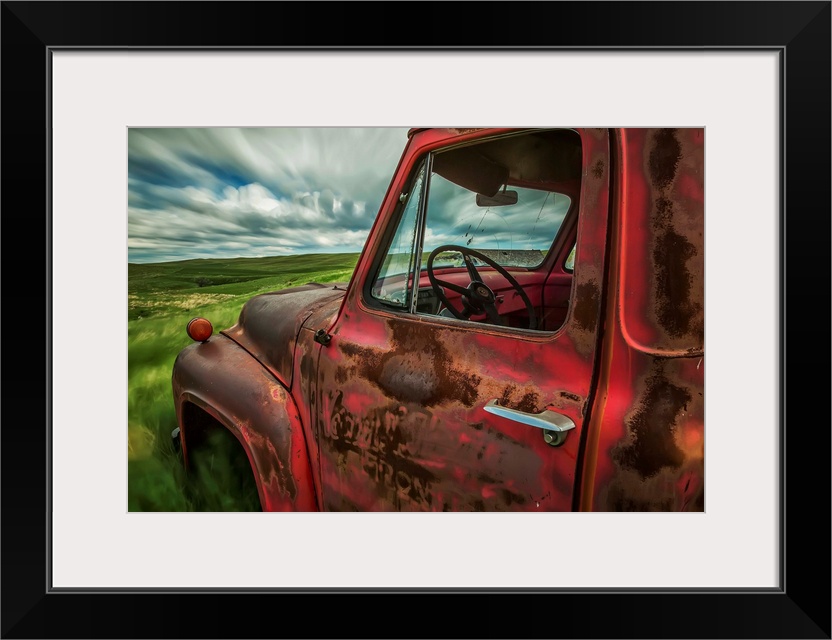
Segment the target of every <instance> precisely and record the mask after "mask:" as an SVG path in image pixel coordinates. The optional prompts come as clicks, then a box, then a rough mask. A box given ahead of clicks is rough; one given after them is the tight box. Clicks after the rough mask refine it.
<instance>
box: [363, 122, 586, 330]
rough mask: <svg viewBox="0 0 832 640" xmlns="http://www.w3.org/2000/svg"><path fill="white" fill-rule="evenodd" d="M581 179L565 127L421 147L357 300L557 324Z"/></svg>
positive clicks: (573, 140)
mask: <svg viewBox="0 0 832 640" xmlns="http://www.w3.org/2000/svg"><path fill="white" fill-rule="evenodd" d="M581 175H582V154H581V138H580V136H579V134H578V133H577V132H575V131H573V130H569V129H547V130H532V131H525V132H518V133H510V134H505V135H501V136H499V137H496V138H490V139H488V140H485V141H475V142H473V143H467V144H462V145H460V146H458V147H455V148H452V149H450V150H443V151H441V152H437V153H432V154H428V155H427V156H426V157H424V158H422V159H421V161H420V162H419V163H417V166H416V169H415V171H414V172H413V174H412V176H411V179H410V182H409V184H408V188H407V189H406V190H405V191H404V192H403V193H401V194H400V197H399V204H398V206H397V208H396V211H395V214H394V216H393V224H390V225H389V227H388V229H387V233H386V236H385V244H384V247H385V249H384V250H382V251H380V252H379V254H378V255H377V256H376V258H375V262H374V265H373V269H372V274H373V275H372V276H371V278H370V280H369V282H368V285H367V287H366V289H365V296H364V297H365V300H366V301H367V302H368V303H370V304H371V305H373V306H376V307H378V308H384V309H389V310H395V311H399V312H402V313H413V314H426V315H434V316H440V317H445V318H450V319H453V321H455V322H476V323H485V324H489V325H495V326H499V327H505V328H507V329H511V330H528V331H546V332H552V331H557V330H558V329H559V328H560V327H561V326H562V325H563V323H564V321H565V319H566V315H567V311H568V305H569V300H570V294H571V289H572V275H573V270H574V262H575V255H574V254H575V244H576V234H577V215H578V210H579V208H580V196H581ZM414 283H415V286H414Z"/></svg>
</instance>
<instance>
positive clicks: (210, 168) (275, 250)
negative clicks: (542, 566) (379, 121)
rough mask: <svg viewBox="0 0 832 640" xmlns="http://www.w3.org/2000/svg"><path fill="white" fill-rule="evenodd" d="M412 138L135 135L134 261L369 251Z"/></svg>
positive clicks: (280, 133) (374, 132)
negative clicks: (376, 220)
mask: <svg viewBox="0 0 832 640" xmlns="http://www.w3.org/2000/svg"><path fill="white" fill-rule="evenodd" d="M406 133H407V129H403V128H396V129H393V128H375V129H371V128H354V129H337V128H316V129H300V128H298V129H284V128H199V129H184V128H183V129H179V128H158V129H130V130H129V133H128V154H129V157H128V249H129V254H128V255H129V257H128V259H129V261H130V262H161V261H170V260H185V259H191V258H216V257H219V258H223V257H256V256H267V255H285V254H293V253H294V254H303V253H312V252H334V251H338V252H346V251H360V250H361V248H362V247H363V244H364V241H365V240H366V237H367V233H368V232H369V230H370V227H371V226H372V223H373V220H374V218H375V216H376V213H377V212H378V208H379V206H380V204H381V199H382V197H383V196H384V192H385V190H386V188H387V186H388V185H389V182H390V179H391V177H392V174H393V171H394V170H395V168H396V164H397V162H398V158H399V156H400V154H401V151H402V149H403V148H404V144H405V142H406V139H407V138H406Z"/></svg>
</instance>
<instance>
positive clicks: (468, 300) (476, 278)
mask: <svg viewBox="0 0 832 640" xmlns="http://www.w3.org/2000/svg"><path fill="white" fill-rule="evenodd" d="M443 251H456V252H457V253H461V254H462V259H463V260H464V261H465V267H466V268H467V269H468V277H469V278H470V279H471V282H470V283H469V284H468V286H467V287H461V286H459V285H458V284H454V283H453V282H448V281H447V280H440V279H439V278H437V277H436V275H435V274H434V273H433V261H434V259H435V258H436V256H438V255H439V254H440V253H442V252H443ZM471 258H476V259H477V260H482V261H483V262H484V263H485V264H487V265H488V266H489V267H492V268H494V270H495V271H497V272H498V273H499V274H500V275H501V276H503V277H504V278H505V279H506V280H507V281H508V283H509V284H510V285H511V286H512V287H513V288H514V290H515V291H516V292H517V293H518V294H519V295H520V297H521V298H522V299H523V302H524V303H525V304H526V309H527V310H528V312H529V329H536V328H537V315H536V314H535V312H534V307H533V306H532V301H531V300H529V296H528V295H526V292H525V291H524V290H523V287H521V286H520V283H519V282H517V280H515V279H514V276H512V275H511V274H510V273H509V272H508V271H506V270H505V269H504V268H503V267H501V266H500V265H499V264H497V263H496V262H495V261H494V260H492V259H491V258H489V257H488V256H485V255H483V254H482V253H480V252H479V251H474V250H473V249H469V248H468V247H461V246H458V245H455V244H443V245H442V246H440V247H436V249H434V250H433V251H431V252H430V255H429V256H428V262H427V267H426V270H427V272H428V279H429V280H430V284H431V286H432V287H433V290H434V291H435V292H436V296H437V297H438V298H439V300H440V301H441V302H442V304H444V305H445V308H446V309H448V311H450V312H451V313H452V314H453V315H454V317H456V318H459V319H460V320H468V319H469V318H470V317H471V316H472V315H473V314H475V313H483V312H484V313H485V315H486V316H487V317H488V319H489V320H490V321H491V323H492V324H497V325H501V326H507V322H506V319H505V318H504V317H503V316H501V315H500V314H499V313H497V307H496V306H495V303H496V302H497V297H496V296H495V295H494V292H493V291H492V290H491V289H490V287H489V286H488V285H487V284H485V283H484V282H483V280H482V278H481V277H480V274H479V273H478V272H477V268H476V267H475V266H474V261H473V260H472V259H471ZM442 287H444V288H445V289H450V290H451V291H455V292H456V293H458V294H460V295H461V296H462V305H463V310H462V311H457V310H456V309H455V308H454V306H453V305H452V304H451V303H450V302H449V301H448V298H447V297H446V296H445V291H444V290H443V288H442Z"/></svg>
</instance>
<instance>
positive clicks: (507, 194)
mask: <svg viewBox="0 0 832 640" xmlns="http://www.w3.org/2000/svg"><path fill="white" fill-rule="evenodd" d="M510 204H517V192H516V191H498V192H497V193H496V194H495V195H494V196H492V197H488V196H484V195H482V194H481V193H478V194H477V206H478V207H505V206H507V205H510Z"/></svg>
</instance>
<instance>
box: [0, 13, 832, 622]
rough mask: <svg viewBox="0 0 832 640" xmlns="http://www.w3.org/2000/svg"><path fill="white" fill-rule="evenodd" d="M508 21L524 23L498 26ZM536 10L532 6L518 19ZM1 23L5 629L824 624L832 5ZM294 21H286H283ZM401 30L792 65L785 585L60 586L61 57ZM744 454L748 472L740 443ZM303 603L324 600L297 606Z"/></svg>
mask: <svg viewBox="0 0 832 640" xmlns="http://www.w3.org/2000/svg"><path fill="white" fill-rule="evenodd" d="M405 5H407V6H405ZM370 11H385V12H387V13H390V12H393V11H395V12H399V11H404V13H402V14H401V15H402V17H401V18H397V19H396V23H397V25H398V26H397V28H396V31H395V34H391V33H390V32H378V31H377V30H376V25H377V24H378V23H377V22H375V21H372V20H366V19H364V18H362V16H363V15H364V14H366V13H368V12H370ZM542 14H545V15H546V19H545V20H544V19H540V18H539V16H540V15H542ZM421 15H424V16H425V19H421V18H420V16H421ZM404 16H407V19H404ZM507 16H510V17H511V20H510V23H511V25H512V28H511V29H505V30H497V29H495V28H494V25H495V24H500V23H501V21H505V20H506V17H507ZM529 16H538V17H535V19H524V18H527V17H529ZM0 20H1V21H2V24H1V25H0V26H1V27H2V31H1V32H0V37H1V38H2V40H1V44H2V54H3V55H2V58H1V60H2V67H1V71H2V96H3V102H2V132H3V135H2V137H1V138H0V141H1V144H2V169H3V175H2V187H3V188H2V192H0V203H2V211H3V217H2V225H3V232H4V233H3V234H2V237H3V248H4V249H5V251H4V252H3V254H2V265H3V267H4V269H3V275H2V292H3V299H4V301H5V302H6V305H5V310H6V313H5V314H3V316H2V319H3V320H4V321H5V325H6V326H5V332H4V333H3V336H4V337H5V338H6V340H5V341H4V345H3V346H4V358H3V361H2V377H3V381H4V383H5V384H4V385H3V401H4V402H3V406H2V418H3V424H2V430H0V456H2V459H1V460H2V467H0V470H1V471H2V487H1V488H0V491H1V492H2V493H1V494H0V495H1V496H2V500H1V501H0V509H1V510H2V520H1V521H0V522H2V539H1V540H0V553H2V560H1V561H0V575H1V576H2V603H1V605H0V606H1V608H0V615H1V616H2V618H1V619H2V628H1V629H0V631H1V632H2V637H3V638H81V637H83V638H101V637H110V638H114V637H137V638H157V637H158V638H163V637H183V638H184V637H198V638H215V637H221V638H232V637H240V638H246V637H281V636H284V637H333V638H335V637H511V638H515V637H516V638H532V637H535V638H538V637H540V638H548V637H572V638H654V637H655V638H830V633H831V632H832V624H830V599H831V596H832V592H831V590H830V582H832V581H831V580H830V577H831V576H830V444H831V443H830V429H829V428H828V420H829V419H828V398H829V389H830V380H829V366H828V359H827V358H828V355H829V353H830V341H829V333H830V332H829V329H828V324H827V323H828V319H829V311H830V298H829V294H830V268H829V267H830V211H832V207H831V206H830V121H831V120H832V118H830V78H831V77H832V73H830V2H828V1H824V2H755V1H749V2H643V3H642V2H547V3H523V2H514V3H501V2H494V3H441V4H439V3H437V4H429V3H389V4H378V5H371V4H370V3H366V4H365V3H356V2H340V3H322V2H306V3H284V2H236V3H226V2H3V3H2V10H0ZM278 22H279V23H280V24H283V25H291V26H292V28H281V29H276V28H275V25H276V24H277V23H278ZM552 25H557V28H553V26H552ZM521 26H522V29H521V28H520V27H521ZM572 27H574V28H572ZM388 28H389V27H388ZM278 34H279V36H278ZM393 42H395V43H396V45H395V48H411V49H424V48H437V49H456V48H464V49H470V50H489V49H494V48H518V49H525V48H535V47H539V48H544V49H545V48H575V49H593V48H599V49H616V48H620V49H626V50H635V49H643V50H662V49H669V48H691V49H697V50H703V51H707V50H721V51H723V50H758V49H768V50H774V51H777V52H779V59H780V73H781V79H782V80H783V81H784V82H783V83H782V94H781V114H782V115H781V150H782V151H781V153H782V157H781V160H782V161H781V175H780V180H781V186H783V187H784V189H781V194H782V195H781V203H780V204H781V216H780V238H781V242H780V247H779V250H780V270H779V273H780V283H779V285H780V291H781V302H782V306H781V309H780V332H781V342H780V363H781V367H782V372H781V380H780V392H781V403H780V412H781V415H780V416H779V418H780V419H779V424H780V430H781V441H780V444H781V447H780V451H781V453H780V455H781V458H780V464H781V486H780V488H781V496H782V503H781V504H782V505H783V507H782V512H781V522H780V533H781V540H782V553H781V558H780V587H779V588H777V589H771V590H768V589H752V590H697V589H683V590H675V591H673V592H664V591H662V590H626V589H621V590H592V589H584V590H577V589H576V590H566V591H561V592H555V593H552V592H547V591H542V590H537V591H535V590H520V591H514V590H504V591H500V590H484V591H471V590H468V591H455V590H451V589H448V590H419V589H412V590H403V591H401V592H399V591H396V592H390V591H384V590H382V591H378V590H376V591H374V590H369V589H357V590H344V591H338V590H308V592H304V591H295V592H282V593H272V592H266V591H262V592H258V591H247V592H244V593H237V592H233V591H231V590H218V589H214V590H206V591H205V592H193V591H187V592H176V591H170V590H168V591H164V592H162V591H152V590H148V591H147V592H141V591H139V590H135V591H133V590H122V591H119V592H112V593H111V592H108V591H107V590H105V589H99V590H90V591H79V592H74V593H56V592H55V591H54V590H52V589H51V588H50V574H49V569H50V566H49V562H48V553H47V549H48V542H49V535H50V523H51V520H50V511H49V504H50V502H49V500H50V494H49V491H48V487H49V483H50V457H49V424H50V389H51V385H54V384H59V381H55V380H52V379H51V377H50V367H49V363H50V358H51V345H52V344H53V343H54V342H53V341H57V340H62V339H71V336H63V335H61V332H60V327H55V326H52V324H51V320H50V318H51V316H50V314H49V308H50V300H51V291H50V289H49V278H48V266H49V263H50V251H51V247H50V243H49V238H50V228H51V223H50V217H49V212H50V203H51V201H50V190H49V187H50V184H51V182H50V169H49V168H50V147H49V143H50V139H49V135H48V134H49V131H50V122H51V120H50V117H51V111H50V109H49V102H48V98H49V86H50V85H49V83H50V57H51V52H52V51H55V50H58V49H61V48H80V49H110V48H112V49H125V48H130V47H142V48H160V49H168V48H183V49H192V50H203V49H212V48H218V47H222V48H230V49H235V48H252V47H253V48H260V47H265V48H268V47H277V48H339V47H344V48H363V49H371V50H384V49H389V48H391V47H392V46H393V45H391V43H393ZM786 213H788V215H786ZM44 239H46V241H44ZM786 256H788V269H787V268H786ZM789 302H790V303H791V304H790V305H788V304H787V303H789ZM788 308H791V309H792V313H791V314H788V313H787V309H788ZM809 311H811V313H807V312H809ZM818 311H821V312H822V313H818ZM93 321H94V319H91V322H93ZM818 325H820V326H818ZM818 361H819V362H818ZM749 366H753V363H749ZM789 390H791V393H790V394H789V393H788V391H789ZM81 419H82V417H79V420H81ZM787 427H788V428H787ZM789 436H791V437H789ZM736 467H737V473H742V472H743V460H742V459H738V460H737V465H736ZM306 611H310V612H311V613H312V615H303V613H301V612H304V613H305V612H306Z"/></svg>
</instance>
